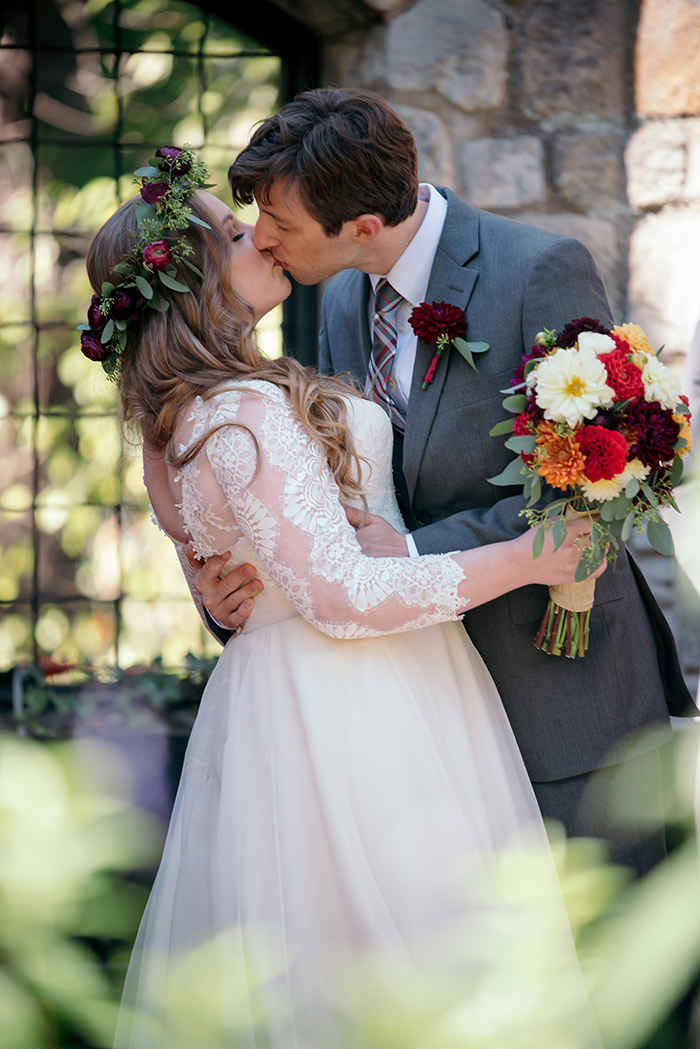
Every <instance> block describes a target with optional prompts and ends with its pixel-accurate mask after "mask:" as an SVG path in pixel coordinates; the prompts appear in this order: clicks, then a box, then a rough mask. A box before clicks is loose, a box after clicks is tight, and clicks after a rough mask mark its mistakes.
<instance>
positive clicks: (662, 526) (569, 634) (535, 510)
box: [490, 317, 692, 658]
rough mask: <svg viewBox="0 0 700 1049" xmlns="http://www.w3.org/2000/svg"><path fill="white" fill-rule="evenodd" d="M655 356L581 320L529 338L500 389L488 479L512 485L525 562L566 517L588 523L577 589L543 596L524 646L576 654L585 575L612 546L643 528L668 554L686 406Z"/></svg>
mask: <svg viewBox="0 0 700 1049" xmlns="http://www.w3.org/2000/svg"><path fill="white" fill-rule="evenodd" d="M660 353H661V350H659V351H657V352H654V350H653V349H652V347H651V346H650V344H649V341H648V339H647V337H646V335H645V334H644V332H643V331H642V329H641V328H640V327H638V326H637V325H636V324H623V325H621V326H616V327H614V328H613V329H612V330H610V331H608V330H607V329H605V328H603V327H602V325H601V324H600V322H599V321H597V320H592V319H591V318H590V317H582V318H580V319H579V320H573V321H571V322H570V323H569V324H567V325H566V326H565V328H564V329H563V331H561V332H560V333H559V334H557V333H556V332H554V331H549V330H548V329H544V331H542V332H540V333H539V334H538V335H537V337H536V339H535V345H534V346H533V347H532V348H531V350H530V352H529V353H528V354H526V355H525V356H524V357H523V358H522V361H521V364H520V366H519V368H518V369H517V370H516V372H515V375H514V376H513V378H512V380H511V387H512V388H511V390H509V391H503V392H504V393H507V394H508V396H507V397H506V399H505V400H504V402H503V406H504V408H506V409H507V410H508V411H510V412H512V413H513V414H514V415H515V418H514V419H508V420H505V421H504V422H502V423H498V424H497V425H496V426H495V427H494V428H493V429H492V430H491V434H492V436H499V435H503V434H506V433H507V434H510V436H509V438H508V440H507V441H506V447H507V448H509V449H510V450H511V451H513V452H515V454H516V458H515V459H514V460H513V461H512V462H511V463H509V464H508V466H507V467H506V469H505V470H504V471H503V472H502V473H501V474H499V475H498V476H497V477H493V478H490V481H491V483H492V484H497V485H514V484H522V486H523V495H524V497H525V499H526V500H527V505H526V507H525V509H524V510H523V511H522V513H523V514H524V515H525V517H526V518H527V521H528V524H529V525H530V526H531V527H533V528H535V529H536V531H535V535H534V541H533V549H534V554H535V557H537V556H538V555H539V553H540V552H541V550H542V544H543V541H544V532H545V530H548V529H552V532H553V538H554V542H555V545H558V544H559V543H561V542H562V541H563V540H564V538H565V536H566V525H565V520H566V519H567V518H570V517H571V516H573V515H577V514H584V515H586V516H587V517H588V518H589V520H590V528H591V538H590V544H588V545H586V546H585V548H583V549H582V554H581V560H580V563H579V567H578V570H577V573H576V579H577V580H578V582H576V583H571V584H567V585H566V586H563V587H550V601H549V604H548V606H547V610H546V612H545V615H544V618H543V620H542V624H541V626H540V629H539V631H538V632H537V636H536V638H535V644H536V646H537V647H538V648H541V649H542V650H543V651H545V652H548V653H550V654H551V655H562V654H565V655H567V656H570V657H572V658H573V657H574V656H576V655H579V656H583V655H584V653H585V651H586V648H587V645H588V627H589V617H590V610H591V608H592V606H593V591H594V588H595V580H594V579H590V578H589V577H590V575H591V573H592V572H594V571H595V570H596V568H597V567H599V566H600V565H601V564H602V562H603V561H604V560H606V559H607V560H608V561H611V560H613V559H614V557H615V556H616V553H617V549H618V545H619V541H620V540H622V541H623V542H624V541H625V540H627V539H629V538H630V536H631V535H632V532H633V531H636V532H643V531H645V530H646V535H647V538H648V540H649V542H650V543H651V545H652V546H653V547H654V549H655V550H657V551H658V552H659V553H662V554H667V555H672V554H673V541H672V538H671V533H670V530H669V528H668V525H667V524H666V522H665V521H664V520H663V517H662V516H661V510H662V509H663V508H665V507H673V509H674V510H678V507H677V506H676V503H675V500H674V498H673V488H674V486H675V485H677V484H678V482H679V481H680V479H681V476H682V473H683V461H682V458H683V456H684V455H686V454H687V453H688V452H689V451H690V449H691V446H692V440H691V437H690V426H689V418H690V410H689V407H688V400H687V398H686V397H684V396H683V395H682V394H681V391H680V382H679V380H678V378H677V377H676V375H675V374H674V373H673V372H672V371H671V370H670V369H669V368H667V367H666V366H665V365H664V364H662V363H661V361H660V360H659V354H660Z"/></svg>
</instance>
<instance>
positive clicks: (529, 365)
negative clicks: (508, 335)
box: [523, 357, 542, 379]
mask: <svg viewBox="0 0 700 1049" xmlns="http://www.w3.org/2000/svg"><path fill="white" fill-rule="evenodd" d="M541 360H542V358H541V357H532V358H531V359H530V360H529V361H526V362H525V367H524V368H523V375H524V376H525V378H526V379H527V377H528V375H529V374H530V372H531V371H532V369H533V368H536V367H537V365H538V364H539V363H540V361H541Z"/></svg>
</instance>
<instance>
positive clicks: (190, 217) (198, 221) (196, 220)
mask: <svg viewBox="0 0 700 1049" xmlns="http://www.w3.org/2000/svg"><path fill="white" fill-rule="evenodd" d="M187 221H188V222H194V223H196V225H197V226H204V228H205V229H211V226H210V225H209V223H208V222H205V221H204V219H200V218H199V216H198V215H193V214H192V212H190V213H189V215H188V216H187Z"/></svg>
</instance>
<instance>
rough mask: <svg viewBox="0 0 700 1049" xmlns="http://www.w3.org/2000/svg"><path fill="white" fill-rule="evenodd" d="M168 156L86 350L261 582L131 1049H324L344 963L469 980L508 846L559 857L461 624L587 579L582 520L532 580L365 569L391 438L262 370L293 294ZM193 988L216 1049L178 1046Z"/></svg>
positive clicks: (104, 246)
mask: <svg viewBox="0 0 700 1049" xmlns="http://www.w3.org/2000/svg"><path fill="white" fill-rule="evenodd" d="M161 154H162V156H161V160H160V169H156V168H153V167H151V168H147V169H140V171H141V172H144V171H145V172H147V173H148V172H150V175H148V174H146V176H145V184H144V190H148V188H149V186H150V185H152V184H156V185H157V186H160V187H162V186H163V185H165V186H166V189H165V190H163V189H161V190H160V193H161V195H160V197H158V198H157V199H156V201H155V206H154V204H153V202H152V201H149V196H150V197H154V196H155V194H156V190H153V191H150V192H144V190H142V197H143V199H142V200H139V199H138V198H137V199H136V200H133V201H130V202H128V203H126V204H124V205H123V206H122V207H121V208H120V209H119V210H118V211H117V212H116V214H115V215H114V216H113V217H112V218H111V219H110V220H109V221H108V222H107V223H106V224H105V226H104V227H103V228H102V229H101V230H100V232H99V233H98V234H97V237H96V238H95V240H94V242H93V244H92V246H91V249H90V253H89V256H88V272H89V276H90V280H91V283H92V285H93V288H94V289H95V296H94V297H93V302H92V306H91V309H90V312H89V314H88V319H89V320H90V330H88V331H85V332H84V333H83V337H82V343H83V350H84V352H85V353H86V354H87V355H88V356H90V357H92V358H93V359H96V360H101V362H102V364H103V367H105V370H107V371H108V372H109V373H110V374H111V375H113V376H114V377H115V378H117V379H118V382H119V387H120V393H121V401H122V409H123V416H124V419H125V420H126V421H127V422H129V421H131V422H136V423H137V424H138V426H139V427H140V429H141V431H142V435H143V439H144V442H145V447H146V448H147V449H148V453H149V454H148V456H147V458H146V463H147V482H148V489H149V494H150V497H151V502H152V506H153V509H154V513H155V516H156V518H157V520H158V522H159V524H160V526H161V527H162V528H163V529H164V531H166V532H167V533H168V534H169V535H170V536H171V537H172V538H173V540H174V541H175V542H176V543H177V544H184V543H186V542H188V541H191V542H192V543H193V545H194V547H195V549H196V550H197V553H198V555H199V556H201V557H210V556H212V555H214V554H217V553H221V552H222V551H224V550H230V551H231V552H232V558H231V563H241V562H244V561H245V562H249V563H252V564H253V565H255V566H256V568H257V571H258V574H259V576H260V578H261V579H262V581H263V582H264V589H263V591H262V595H261V596H260V597H259V598H258V600H257V602H256V609H255V615H254V616H252V617H251V618H250V619H249V620H248V621H247V622H246V624H245V628H244V629H243V632H242V633H241V634H240V635H239V636H238V637H236V638H234V639H232V640H231V641H230V642H229V643H228V644H227V645H226V647H225V648H224V650H223V653H222V655H221V657H220V659H219V661H218V664H217V666H216V668H215V670H214V672H213V674H212V676H211V679H210V681H209V683H208V685H207V687H206V690H205V692H204V695H203V697H202V702H201V708H200V711H199V714H198V717H197V720H196V724H195V726H194V729H193V732H192V736H191V740H190V743H189V748H188V751H187V756H186V759H185V764H184V769H183V773H182V780H181V784H180V788H179V791H178V796H177V799H176V802H175V807H174V811H173V815H172V820H171V824H170V828H169V831H168V836H167V841H166V844H165V848H164V853H163V858H162V862H161V865H160V869H159V872H158V875H157V878H156V881H155V884H154V887H153V890H152V894H151V897H150V900H149V903H148V907H147V910H146V913H145V915H144V918H143V921H142V924H141V928H140V931H139V934H138V939H137V943H136V947H135V950H134V954H133V956H132V961H131V965H130V968H129V972H128V975H127V981H126V989H125V995H124V1004H123V1007H122V1012H121V1016H120V1023H119V1029H118V1033H117V1041H116V1044H117V1046H118V1047H119V1049H124V1047H127V1046H129V1047H131V1049H153V1047H156V1046H161V1045H162V1046H166V1045H168V1046H173V1045H176V1044H183V1045H184V1044H190V1045H195V1044H197V1045H207V1049H210V1047H211V1046H213V1045H215V1044H216V1045H219V1044H221V1046H227V1047H231V1046H238V1045H246V1046H270V1047H272V1049H282V1047H284V1049H287V1047H297V1046H299V1047H301V1046H305V1047H311V1046H313V1047H314V1049H321V1047H323V1049H333V1047H336V1046H340V1045H341V1044H350V1043H347V1042H344V1040H343V1039H344V1035H343V1022H342V1017H341V1016H340V1015H339V1014H340V1013H342V1011H343V1009H342V1007H341V1008H339V1007H338V1002H339V1000H341V999H340V998H339V995H341V991H342V987H343V981H342V977H344V976H347V975H348V973H351V972H352V966H353V964H354V960H355V958H357V957H367V956H372V957H374V958H375V959H376V958H378V959H379V960H380V962H381V963H387V964H388V965H395V966H396V969H397V971H399V970H400V971H401V972H403V973H412V974H414V975H415V974H416V973H418V974H421V976H425V978H426V979H430V978H434V977H435V976H436V975H438V974H442V975H443V976H445V978H446V979H447V978H448V977H449V970H450V966H451V965H453V964H454V965H456V966H458V965H462V966H464V965H465V964H466V963H465V962H464V960H462V961H461V962H459V963H458V962H455V961H454V959H452V960H451V956H450V950H449V949H448V948H447V947H446V946H445V943H446V938H449V933H450V931H454V930H457V929H458V930H459V933H460V936H462V937H466V938H467V940H466V942H469V937H470V935H472V938H473V937H474V936H475V935H476V930H478V929H479V928H482V929H483V923H484V920H485V915H487V914H488V913H489V911H493V910H495V911H496V912H499V911H501V910H502V913H501V919H503V917H504V914H505V913H506V911H507V908H502V909H501V908H499V905H498V902H497V894H498V886H499V878H500V875H499V856H501V855H503V851H502V850H505V849H506V848H507V849H510V850H513V849H516V850H517V849H520V848H523V849H525V848H527V847H530V846H532V845H533V844H534V845H536V846H544V845H545V843H546V838H545V835H544V828H543V825H542V822H541V818H540V816H539V812H538V808H537V804H536V801H535V798H534V795H533V793H532V789H531V786H530V782H529V779H528V777H527V774H526V772H525V769H524V766H523V764H522V761H521V758H520V755H519V752H518V750H517V747H516V744H515V741H514V738H513V735H512V733H511V730H510V726H509V724H508V721H507V719H506V716H505V713H504V711H503V708H502V706H501V703H500V700H499V697H498V695H497V692H496V689H495V687H494V685H493V682H492V680H491V678H490V676H489V674H488V672H487V670H486V668H485V667H484V665H483V663H482V662H481V659H480V657H479V656H478V654H477V653H476V650H475V649H474V648H473V647H472V645H471V642H470V641H469V638H468V636H467V635H466V633H465V631H464V630H463V629H462V628H461V625H460V624H459V622H458V620H459V617H460V615H461V614H462V613H463V612H464V611H465V609H466V608H467V607H468V606H470V607H471V606H474V605H477V604H479V603H482V602H486V601H489V600H491V599H492V598H495V597H496V596H498V595H500V594H502V593H504V592H505V591H507V590H509V589H512V588H515V587H518V586H522V585H526V584H528V583H532V582H537V583H554V582H563V581H568V580H570V579H572V578H573V574H574V570H575V566H576V564H577V562H578V559H579V556H580V542H581V541H583V540H582V539H581V537H582V535H583V533H584V532H585V524H582V523H580V522H579V523H574V524H572V525H571V526H570V528H569V533H568V536H567V539H566V541H565V543H564V544H563V545H562V546H561V547H560V548H559V549H558V550H557V551H554V550H553V548H552V545H551V542H549V541H548V545H547V548H546V549H545V552H544V553H543V555H542V556H541V557H540V558H538V559H537V560H533V558H532V552H531V540H530V539H529V538H528V537H527V536H522V537H520V538H518V539H514V540H511V541H509V542H506V543H497V544H493V545H491V546H486V547H483V548H481V549H477V550H471V551H467V552H461V553H453V554H446V555H429V556H423V557H418V558H414V559H409V558H384V559H382V558H369V557H365V556H363V555H362V553H361V551H360V548H359V546H358V543H357V541H356V538H355V533H354V531H353V529H352V528H351V526H350V525H349V524H348V522H347V519H346V515H345V513H344V510H343V506H344V505H348V504H353V505H355V506H357V507H360V508H363V509H365V510H367V511H369V512H371V513H374V514H381V515H382V516H383V517H385V518H386V519H388V520H389V521H391V522H392V523H394V525H395V527H397V528H398V527H403V525H402V522H401V520H400V516H399V513H398V510H397V507H396V504H395V501H394V496H393V488H392V480H391V425H390V423H389V420H388V419H387V417H386V415H385V414H384V412H383V411H382V409H381V408H379V407H378V406H377V405H375V404H374V403H373V402H371V401H369V400H367V399H365V398H364V397H363V396H362V395H361V394H359V393H358V392H357V391H355V390H353V389H352V388H350V387H349V386H346V385H344V384H343V383H341V382H340V381H338V380H334V379H330V378H323V377H320V376H318V375H316V374H315V373H313V372H312V371H311V370H309V369H305V368H302V367H301V366H300V365H299V364H298V363H297V362H295V361H294V360H292V359H290V358H283V359H280V360H272V361H270V360H267V359H265V358H264V357H263V356H262V355H261V353H260V351H259V349H258V347H257V344H256V340H255V323H256V322H257V320H259V318H260V317H262V316H263V314H265V313H266V312H267V311H268V310H270V309H272V308H273V307H274V306H276V305H277V304H278V303H280V302H282V301H283V300H284V299H285V298H286V297H287V295H288V294H289V292H290V283H289V280H288V279H287V277H286V276H285V274H284V272H283V270H282V269H281V268H280V267H279V266H278V265H276V264H275V262H274V260H273V258H272V256H271V255H269V254H267V253H264V252H263V253H259V252H258V251H257V250H256V248H255V246H254V243H253V236H252V233H253V230H252V228H251V227H248V226H246V225H244V224H243V223H241V222H240V221H239V220H238V219H237V218H236V217H235V216H234V215H233V214H232V213H231V211H230V210H229V208H228V207H226V206H225V205H224V204H223V203H222V202H221V201H219V200H218V199H217V198H215V197H214V196H212V195H210V194H208V193H207V192H205V191H204V190H202V189H198V188H196V187H197V186H201V184H202V181H203V180H202V179H201V178H200V179H198V178H197V177H196V165H193V158H192V157H191V156H190V155H189V154H180V153H179V151H177V150H172V149H170V150H168V149H165V150H160V151H158V154H157V156H158V155H161ZM183 158H184V159H183ZM188 165H189V167H188ZM154 172H155V174H154ZM159 172H160V174H159ZM137 174H138V173H137ZM157 177H160V179H161V181H160V182H158V181H157ZM149 180H150V181H149ZM154 180H155V183H154ZM144 202H145V203H144ZM144 208H145V209H150V211H151V212H152V214H151V215H150V216H149V214H148V211H145V210H144ZM149 223H150V225H149ZM154 223H155V225H154ZM158 223H160V226H159V225H158ZM158 229H160V232H161V234H163V236H162V237H161V239H159V240H155V241H154V240H153V239H152V238H153V237H154V235H155V234H154V232H153V231H154V230H156V231H157V230H158ZM149 238H151V239H150V240H149ZM144 240H146V241H148V243H146V244H145V246H144V243H143V242H144ZM137 256H138V257H137ZM135 259H136V261H134V260H135ZM142 259H143V262H142ZM163 274H164V275H165V279H164V278H163V276H162V275H163ZM149 292H150V295H149ZM120 296H121V298H120ZM144 299H146V300H147V301H146V302H144ZM154 299H155V302H154V301H153V300H154ZM126 300H129V301H128V302H127V301H126ZM139 300H140V301H139ZM120 303H121V304H122V306H123V307H124V308H123V309H122V313H121V316H118V310H117V308H116V306H115V304H117V306H118V305H119V304H120ZM164 304H166V305H164ZM147 305H150V306H155V307H156V308H154V309H148V308H146V306H147ZM115 318H116V320H115ZM111 320H115V323H114V325H113V327H112V328H109V327H108V325H109V323H110V321H111ZM117 322H119V323H117ZM577 544H578V545H577ZM552 870H553V868H552ZM546 876H547V877H551V879H552V889H551V893H552V895H553V896H554V895H556V891H557V890H556V889H555V888H554V887H553V885H554V880H555V879H554V875H553V873H552V871H550V872H549V873H548V874H547V875H546ZM557 906H559V904H557ZM501 924H502V922H501ZM561 926H562V928H563V926H564V918H563V909H562V916H561ZM565 936H566V937H568V939H567V944H569V946H567V948H566V949H567V950H570V953H571V955H572V956H573V948H572V947H571V946H570V936H569V933H568V930H567V931H566V933H565ZM506 942H507V938H506ZM504 949H506V950H507V947H506V948H504ZM188 966H189V968H188ZM183 972H184V973H186V974H187V978H186V979H184V982H183V978H182V973H183ZM203 974H204V975H203ZM195 976H197V977H198V978H199V979H198V981H197V980H195ZM452 976H453V977H454V972H453V973H452ZM462 976H464V973H462ZM473 976H474V973H473V972H472V971H471V970H470V975H469V978H470V979H471V978H473ZM193 980H194V983H196V985H197V986H198V987H199V989H200V991H201V993H202V994H203V995H204V996H205V999H206V1008H205V1009H204V1010H203V1011H204V1012H205V1013H206V1015H207V1017H208V1018H209V1020H211V1018H212V1017H216V1022H215V1023H214V1027H216V1030H217V1032H218V1036H219V1037H221V1038H222V1040H221V1042H220V1043H219V1042H217V1041H216V1040H215V1037H214V1035H213V1034H212V1033H211V1031H210V1032H209V1035H206V1034H205V1033H204V1032H203V1031H202V1030H201V1028H200V1029H199V1030H198V1033H197V1034H195V1035H191V1036H190V1035H188V1036H187V1038H189V1041H188V1040H187V1038H185V1041H183V1042H181V1043H180V1042H178V1037H182V1036H183V1035H182V1024H185V1020H183V1012H182V1006H183V998H185V997H187V994H190V995H191V994H192V987H193V986H194V983H193V982H192V981H193ZM458 982H459V981H458ZM189 1004H190V1005H192V1004H193V1003H192V1002H190V1003H189ZM584 1012H585V1009H584ZM198 1022H200V1023H201V1010H200V1019H199V1021H198ZM212 1022H214V1021H212ZM217 1025H218V1026H217ZM222 1031H223V1032H225V1033H224V1034H223V1035H222V1034H221V1032H222ZM591 1039H592V1041H586V1042H582V1043H580V1044H586V1045H588V1044H597V1042H596V1036H595V1035H594V1034H591ZM353 1044H355V1045H357V1044H358V1043H357V1042H354V1043H353ZM426 1044H427V1043H426Z"/></svg>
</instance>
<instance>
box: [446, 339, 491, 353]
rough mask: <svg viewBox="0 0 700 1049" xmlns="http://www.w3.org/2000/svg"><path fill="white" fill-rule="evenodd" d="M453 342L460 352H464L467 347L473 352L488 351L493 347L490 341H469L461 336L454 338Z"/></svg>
mask: <svg viewBox="0 0 700 1049" xmlns="http://www.w3.org/2000/svg"><path fill="white" fill-rule="evenodd" d="M452 342H453V343H454V345H455V349H456V350H458V351H459V353H463V351H464V348H465V347H466V348H467V349H468V350H469V351H470V352H471V353H486V351H487V350H488V349H490V348H491V347H490V345H489V343H488V342H467V341H466V340H465V339H460V337H459V336H457V337H456V338H454V339H453V340H452Z"/></svg>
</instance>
